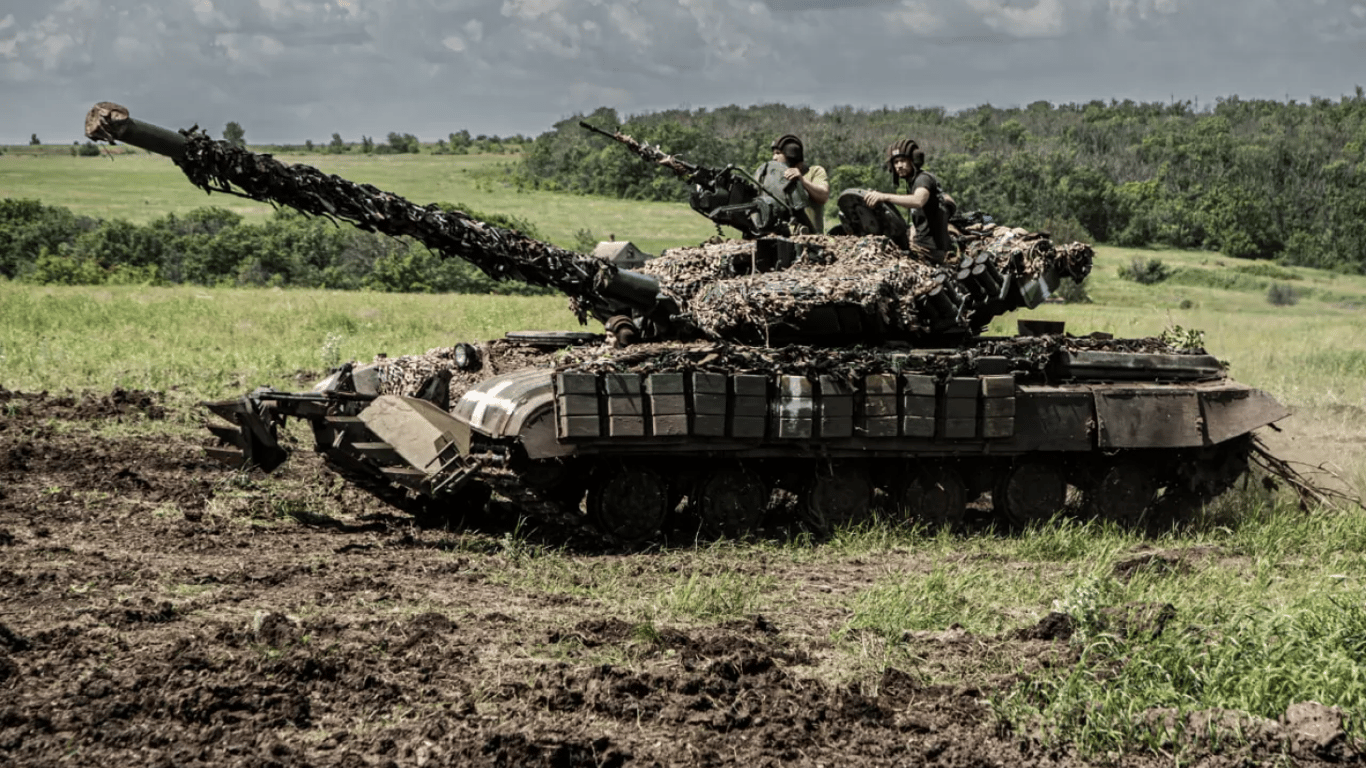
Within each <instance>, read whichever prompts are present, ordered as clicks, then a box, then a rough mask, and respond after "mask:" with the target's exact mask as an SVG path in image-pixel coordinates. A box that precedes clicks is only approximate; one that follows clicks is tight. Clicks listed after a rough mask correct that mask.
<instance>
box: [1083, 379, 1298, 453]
mask: <svg viewBox="0 0 1366 768" xmlns="http://www.w3.org/2000/svg"><path fill="white" fill-rule="evenodd" d="M1094 394H1095V405H1096V426H1097V430H1096V432H1097V434H1096V437H1097V445H1098V447H1100V448H1103V449H1118V448H1198V447H1201V446H1206V445H1215V444H1218V443H1222V442H1224V441H1225V440H1228V439H1230V438H1233V437H1236V436H1238V435H1242V434H1247V433H1248V432H1251V431H1253V430H1255V429H1257V428H1259V427H1264V426H1266V425H1267V424H1270V423H1272V422H1275V421H1277V420H1279V419H1282V418H1284V417H1285V416H1287V415H1288V414H1289V412H1288V411H1287V410H1286V409H1285V407H1284V406H1282V405H1281V404H1280V403H1278V402H1276V399H1275V398H1273V397H1272V396H1271V395H1269V394H1267V393H1265V392H1262V391H1261V390H1257V389H1253V388H1252V387H1248V386H1244V385H1242V384H1236V383H1234V382H1221V383H1219V384H1213V385H1203V386H1202V385H1196V386H1164V385H1154V386H1147V387H1139V386H1123V387H1114V388H1110V387H1103V388H1102V387H1096V389H1095V391H1094Z"/></svg>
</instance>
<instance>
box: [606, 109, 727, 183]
mask: <svg viewBox="0 0 1366 768" xmlns="http://www.w3.org/2000/svg"><path fill="white" fill-rule="evenodd" d="M579 127H580V128H584V129H586V130H589V131H592V132H593V133H596V134H598V135H600V136H606V137H607V138H609V139H611V140H613V141H616V142H619V143H620V144H622V145H624V146H625V147H626V148H627V149H629V150H631V151H632V152H634V153H635V154H636V155H638V156H639V157H640V158H641V159H642V160H644V161H645V162H647V163H655V164H657V165H662V166H664V167H665V168H668V169H669V170H671V171H673V172H674V173H676V174H678V177H679V178H681V179H683V180H684V181H693V177H694V176H696V175H697V174H698V173H699V172H704V171H705V172H707V175H708V176H712V177H714V176H716V175H717V174H719V173H721V171H720V170H716V169H711V168H705V169H704V168H702V167H701V166H698V165H694V164H693V163H689V162H687V161H685V160H682V159H679V158H677V157H674V156H673V155H670V154H668V153H666V152H664V151H663V150H662V149H660V148H659V147H652V146H650V145H649V144H645V143H642V142H639V141H636V140H635V139H633V138H631V137H630V136H627V135H626V134H624V133H622V132H621V131H604V130H603V129H601V128H599V127H597V126H596V125H593V124H592V123H588V122H585V121H583V120H580V121H579Z"/></svg>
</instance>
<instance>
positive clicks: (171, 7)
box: [0, 0, 1366, 143]
mask: <svg viewBox="0 0 1366 768" xmlns="http://www.w3.org/2000/svg"><path fill="white" fill-rule="evenodd" d="M344 1H345V2H346V4H345V5H343V0H330V1H329V2H322V1H317V2H314V1H312V0H278V1H275V0H272V2H268V3H266V4H265V5H263V4H262V3H260V2H251V3H240V4H239V3H235V2H227V1H226V0H216V2H214V3H213V4H212V6H210V4H209V3H208V2H207V0H103V1H102V2H99V3H95V2H68V3H64V4H61V5H58V6H50V7H49V8H47V9H42V7H41V6H33V5H26V6H25V7H24V8H22V9H15V10H14V11H13V12H12V13H13V19H14V21H13V23H12V24H10V25H8V26H7V27H0V99H3V101H4V103H5V104H6V106H7V109H6V111H5V112H4V113H3V114H0V142H10V143H13V142H21V141H24V140H26V139H27V137H28V135H29V134H30V133H31V132H34V131H37V132H38V133H39V134H40V135H43V134H51V135H53V136H55V137H57V138H58V139H59V140H60V139H62V137H66V138H65V139H64V140H65V141H70V140H71V139H72V138H76V137H78V136H79V134H78V128H79V123H78V122H77V120H76V117H74V116H75V115H82V114H83V113H84V109H85V108H86V107H88V106H89V103H91V102H93V101H95V100H99V99H104V98H112V99H115V100H120V99H124V100H126V102H127V103H128V106H129V107H130V108H132V109H133V110H134V112H135V114H142V115H144V116H145V117H146V118H148V119H153V120H161V121H165V122H171V123H174V124H176V125H180V124H181V123H180V122H179V121H184V124H186V125H188V123H189V122H191V121H198V122H200V123H201V124H202V125H205V126H208V127H211V128H212V129H215V130H216V129H219V128H221V125H222V124H223V123H224V122H226V120H237V121H238V122H241V123H242V124H243V125H244V126H245V127H246V128H247V132H248V138H249V140H255V141H302V140H303V139H304V138H313V139H314V140H315V141H316V140H320V139H325V138H326V137H327V136H329V135H330V134H331V133H332V132H333V131H337V132H340V133H342V135H343V136H344V137H347V138H350V139H351V140H355V139H356V138H358V137H359V135H361V134H364V135H372V136H374V135H379V136H382V135H384V134H385V133H387V132H388V131H394V130H397V131H403V132H412V133H415V134H417V135H418V136H421V137H423V138H427V139H432V138H436V137H439V136H444V135H445V134H446V133H448V132H450V131H453V130H458V129H460V128H468V129H470V130H471V131H473V132H475V133H529V134H535V133H539V132H540V131H543V130H545V129H547V128H548V127H549V126H550V125H551V124H553V123H554V122H556V121H557V120H559V119H562V118H565V117H568V116H570V115H571V114H573V113H574V112H587V111H591V110H592V109H594V108H596V107H598V106H611V107H614V108H616V109H617V110H618V112H619V113H620V114H622V115H629V114H633V113H639V112H644V111H652V110H658V109H666V108H671V107H677V106H680V105H690V106H694V107H698V106H722V105H726V104H742V105H743V104H756V103H765V102H783V103H787V104H792V105H804V106H811V107H815V108H818V109H824V108H827V107H830V106H833V105H837V104H838V105H853V106H856V107H874V108H875V107H880V106H883V105H888V106H893V107H896V106H902V105H907V104H912V105H921V106H935V105H937V106H943V107H945V108H948V109H950V110H954V109H960V108H963V107H968V106H975V105H978V104H981V103H985V102H990V103H993V104H998V105H1011V104H1028V103H1030V102H1032V101H1036V100H1045V101H1051V102H1054V103H1059V102H1068V101H1087V100H1090V99H1094V98H1099V99H1105V100H1108V99H1110V98H1118V99H1123V98H1132V99H1136V100H1166V99H1168V98H1172V97H1173V96H1174V97H1176V98H1191V97H1199V98H1200V99H1201V100H1202V101H1204V102H1208V101H1210V100H1212V99H1213V98H1215V97H1216V96H1222V95H1232V94H1238V95H1240V96H1243V97H1245V98H1278V99H1279V98H1284V97H1285V96H1286V95H1290V96H1291V97H1293V98H1299V99H1307V98H1308V97H1309V96H1310V95H1325V96H1329V97H1335V96H1338V95H1341V94H1344V93H1350V92H1351V91H1352V89H1353V87H1354V86H1355V82H1354V80H1353V78H1354V75H1353V73H1355V72H1359V71H1361V64H1362V58H1363V57H1362V55H1361V50H1362V43H1363V42H1366V40H1364V39H1363V38H1366V0H1243V1H1242V2H1238V3H1233V2H1222V1H1214V0H1201V1H1199V2H1197V0H958V1H957V2H943V0H883V1H877V0H852V1H845V2H834V1H833V0H831V1H825V2H818V1H817V0H676V1H675V2H640V1H637V0H444V1H439V0H365V1H364V2H362V0H344ZM35 7H36V8H39V9H41V10H35ZM210 7H211V8H212V11H211V12H210V11H209V10H208V9H209V8H210ZM54 99H57V100H59V101H60V102H61V103H62V104H65V105H66V106H63V107H61V108H60V110H54V109H53V108H52V107H51V104H52V103H53V100H54Z"/></svg>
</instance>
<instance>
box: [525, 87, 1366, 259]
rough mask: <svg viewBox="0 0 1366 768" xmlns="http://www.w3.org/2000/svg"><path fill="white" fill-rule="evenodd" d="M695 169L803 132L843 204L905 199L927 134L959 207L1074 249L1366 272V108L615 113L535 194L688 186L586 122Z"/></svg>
mask: <svg viewBox="0 0 1366 768" xmlns="http://www.w3.org/2000/svg"><path fill="white" fill-rule="evenodd" d="M581 119H582V120H586V121H587V122H590V123H593V124H594V125H597V126H598V127H601V128H606V129H612V128H617V127H618V126H620V127H621V130H622V131H623V132H625V133H627V134H630V135H632V136H633V137H635V138H637V139H640V140H642V141H648V142H650V143H651V144H654V145H657V146H659V147H661V148H662V149H664V150H665V151H666V152H670V153H673V154H677V155H680V156H682V157H683V158H684V159H686V160H688V161H689V162H692V163H696V164H700V165H707V166H723V165H726V164H729V163H734V164H736V165H738V166H740V167H743V168H747V169H752V168H754V167H755V166H757V165H758V164H759V163H761V162H762V161H764V160H767V159H769V157H770V151H769V146H770V143H771V142H772V140H773V139H774V138H776V137H777V136H779V135H782V134H785V133H795V134H797V135H798V136H800V137H801V138H802V140H803V141H804V143H805V145H806V154H807V160H808V162H810V163H813V164H819V165H823V166H825V168H826V169H827V171H828V172H829V173H830V177H831V191H832V193H834V194H838V193H839V192H840V191H841V190H843V189H846V188H852V187H868V188H878V189H889V188H890V183H891V177H890V174H889V173H888V172H887V171H886V170H884V169H883V168H882V164H883V162H884V160H885V152H886V147H887V146H889V145H890V144H891V143H892V142H893V141H896V140H899V139H903V138H908V137H909V138H914V139H915V140H916V141H917V142H918V143H919V144H920V146H921V147H923V148H924V149H925V150H926V152H927V153H928V155H929V159H928V162H927V169H928V170H930V171H931V172H933V173H934V174H935V175H936V176H937V177H938V178H939V179H940V181H941V183H942V184H943V186H944V188H945V189H946V190H947V191H949V192H950V193H951V194H952V195H953V196H954V198H955V199H956V200H957V201H958V203H959V207H960V209H964V210H981V211H985V212H987V213H989V214H991V215H993V216H994V217H995V218H996V219H997V220H999V221H1004V222H1007V223H1010V224H1013V225H1017V226H1024V227H1027V228H1030V229H1042V230H1047V231H1050V232H1052V233H1053V234H1054V236H1055V237H1057V238H1066V239H1084V240H1090V241H1093V242H1100V243H1108V244H1113V245H1123V246H1150V245H1165V246H1172V247H1177V248H1195V249H1207V250H1216V251H1221V252H1223V253H1224V254H1225V255H1227V256H1230V257H1238V258H1261V259H1278V260H1280V261H1282V262H1284V263H1287V264H1296V265H1303V266H1312V267H1320V268H1329V269H1338V270H1344V271H1349V272H1354V273H1363V272H1366V162H1364V161H1366V94H1363V92H1362V89H1361V87H1357V89H1356V92H1355V94H1353V95H1352V96H1347V97H1343V98H1341V99H1338V100H1331V99H1323V98H1314V99H1312V100H1311V101H1309V102H1308V103H1300V102H1296V101H1286V102H1276V101H1267V100H1244V99H1240V98H1238V97H1236V96H1233V97H1228V98H1221V99H1219V100H1217V101H1216V102H1215V103H1213V104H1209V105H1205V106H1204V107H1203V108H1200V107H1197V105H1194V104H1192V103H1191V102H1190V101H1172V102H1170V103H1158V102H1152V103H1140V102H1133V101H1127V100H1126V101H1111V102H1108V103H1106V102H1102V101H1091V102H1089V103H1085V104H1061V105H1054V104H1050V103H1049V102H1044V101H1039V102H1035V103H1033V104H1030V105H1028V106H1025V107H1017V108H999V107H994V106H991V105H989V104H988V105H982V106H979V107H975V108H972V109H967V110H962V111H959V112H956V113H952V114H951V113H948V112H947V111H945V110H944V109H941V108H921V107H906V108H901V109H890V108H883V109H874V110H865V109H855V108H852V107H838V108H834V109H831V110H828V111H824V112H818V111H816V110H813V109H808V108H800V107H789V106H785V105H782V104H766V105H759V106H751V107H739V106H729V107H722V108H718V109H695V110H689V109H675V110H666V111H662V112H656V113H648V114H642V115H633V116H629V117H628V118H627V119H626V120H622V119H621V118H620V117H619V115H618V114H617V113H616V111H615V110H612V109H608V108H602V109H598V110H597V111H595V112H593V113H592V114H589V115H586V116H585V115H574V116H572V117H570V118H568V119H566V120H563V121H561V122H559V123H556V124H555V126H554V127H553V129H552V130H550V131H547V132H545V133H543V134H541V135H540V136H538V137H536V139H535V140H534V141H533V142H531V144H530V146H529V147H527V148H526V150H525V151H524V154H523V161H522V163H521V165H520V168H519V170H518V174H517V179H518V181H519V183H521V184H523V185H526V186H528V187H531V188H536V189H550V190H566V191H573V192H581V193H586V194H597V195H608V196H612V197H622V198H628V199H640V200H677V201H682V200H686V199H687V192H688V190H687V187H686V185H685V184H682V183H681V182H679V180H678V179H677V178H675V177H674V176H673V175H672V174H671V173H670V172H669V171H667V170H665V169H663V168H659V167H656V166H651V165H649V164H647V163H645V162H643V161H641V160H640V159H639V158H637V157H636V156H635V155H633V154H631V153H630V152H629V151H626V149H625V148H624V147H621V146H619V145H617V144H615V143H614V142H611V141H608V140H606V139H604V138H602V137H600V136H596V135H593V134H591V133H589V132H587V131H584V130H583V129H582V128H581V127H580V126H579V125H578V122H579V120H581Z"/></svg>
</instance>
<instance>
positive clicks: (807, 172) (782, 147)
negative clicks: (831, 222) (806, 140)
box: [755, 133, 830, 234]
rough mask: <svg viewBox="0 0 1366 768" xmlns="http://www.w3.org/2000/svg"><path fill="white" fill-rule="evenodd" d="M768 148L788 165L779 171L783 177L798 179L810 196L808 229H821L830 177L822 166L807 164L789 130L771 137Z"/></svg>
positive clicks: (801, 147)
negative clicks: (809, 224)
mask: <svg viewBox="0 0 1366 768" xmlns="http://www.w3.org/2000/svg"><path fill="white" fill-rule="evenodd" d="M771 149H772V150H773V159H774V160H775V161H777V162H780V163H784V164H786V165H787V166H788V168H787V170H786V171H784V172H783V178H784V179H799V180H801V184H802V186H803V187H804V188H806V194H807V196H808V197H810V198H811V205H809V206H807V207H806V218H807V219H808V220H809V221H810V222H811V225H812V232H814V233H815V234H821V233H824V232H825V203H826V201H827V200H829V199H830V178H829V176H827V175H826V173H825V168H823V167H822V166H819V165H807V164H806V151H805V148H804V147H803V146H802V140H801V139H799V138H797V137H796V136H793V135H792V134H790V133H789V134H785V135H783V136H779V137H778V138H777V139H775V140H774V141H773V145H772V147H771ZM762 167H763V166H760V168H762ZM758 175H759V172H758V171H757V170H756V171H755V176H758Z"/></svg>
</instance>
